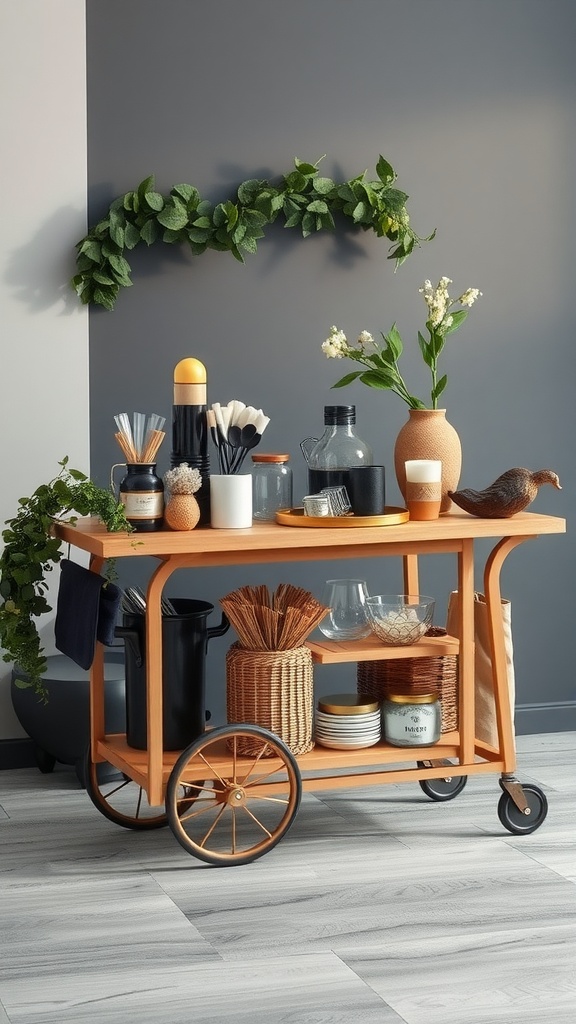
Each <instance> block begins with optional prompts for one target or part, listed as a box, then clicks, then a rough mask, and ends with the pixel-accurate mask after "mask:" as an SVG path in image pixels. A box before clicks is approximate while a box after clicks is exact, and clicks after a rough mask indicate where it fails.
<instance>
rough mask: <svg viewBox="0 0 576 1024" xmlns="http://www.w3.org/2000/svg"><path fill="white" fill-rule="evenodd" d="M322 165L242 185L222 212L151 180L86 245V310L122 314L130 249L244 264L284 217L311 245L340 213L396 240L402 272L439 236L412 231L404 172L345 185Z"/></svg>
mask: <svg viewBox="0 0 576 1024" xmlns="http://www.w3.org/2000/svg"><path fill="white" fill-rule="evenodd" d="M321 159H323V158H321ZM319 163H320V160H318V161H317V163H315V164H308V163H304V162H303V161H301V160H298V159H296V160H295V169H294V170H293V171H291V172H290V173H289V174H286V175H284V176H283V177H282V178H281V181H280V183H279V184H277V185H274V184H272V183H271V182H270V181H266V180H258V179H256V178H252V179H250V180H249V181H244V182H243V183H242V184H241V185H240V186H239V188H238V190H237V193H236V200H235V201H232V200H227V201H226V202H223V203H217V204H216V205H214V204H213V203H210V202H208V201H207V200H205V199H202V198H201V196H200V193H199V192H198V189H196V188H194V186H193V185H174V187H173V188H172V189H171V190H170V194H169V195H167V196H163V195H161V194H160V193H159V192H156V190H155V187H154V184H155V183H154V176H153V175H151V176H150V177H149V178H146V179H145V180H144V181H143V182H141V184H140V185H139V186H138V188H137V189H135V190H134V191H133V192H126V193H125V194H124V195H123V196H120V197H119V198H118V199H115V200H114V202H113V203H112V205H111V206H110V208H109V210H108V213H107V214H106V216H105V217H104V218H103V219H102V220H101V221H100V222H99V223H98V224H96V226H95V227H94V228H92V229H91V231H90V232H89V233H88V234H87V235H86V237H85V238H83V239H81V241H80V242H78V244H77V246H76V249H77V251H78V256H77V258H76V262H77V266H78V273H77V274H76V275H75V276H74V277H73V278H72V285H73V287H74V288H75V290H76V292H77V294H78V295H79V297H80V299H81V301H82V302H83V303H84V304H87V303H94V304H96V305H100V306H104V308H105V309H114V305H115V303H116V299H117V297H118V293H119V291H120V288H129V287H130V286H131V284H132V281H131V280H130V273H131V268H130V264H129V263H128V261H127V259H126V257H125V252H126V250H130V249H134V248H135V247H136V246H137V245H138V244H139V243H140V242H145V243H146V244H147V245H152V244H153V243H154V242H157V241H162V242H167V243H169V244H175V243H177V242H187V243H188V245H189V247H190V249H191V251H192V252H193V253H194V255H195V256H199V255H200V254H201V253H203V252H205V251H206V249H217V250H219V251H221V252H231V253H232V255H233V256H234V257H235V258H236V259H237V260H239V261H240V262H241V263H243V262H244V253H247V252H248V253H254V252H256V248H257V242H258V239H259V238H263V237H264V230H263V229H264V227H265V225H267V224H272V223H274V221H275V220H276V218H277V217H278V216H279V215H280V214H281V215H282V216H283V217H284V227H287V228H300V230H301V232H302V235H303V237H304V238H306V237H307V236H308V235H310V234H312V232H314V231H322V230H324V229H327V230H334V227H335V223H334V214H335V213H341V214H343V215H344V216H345V217H348V218H350V220H351V221H352V223H353V224H355V225H358V226H359V227H360V228H362V229H363V230H364V231H374V232H375V233H376V235H377V236H378V237H379V238H383V237H386V238H388V239H389V240H390V241H391V242H392V243H393V245H392V246H391V252H390V254H389V256H388V259H393V260H395V261H396V266H397V267H398V266H400V264H401V263H403V262H404V260H405V259H406V257H407V256H409V255H410V253H411V252H412V250H413V249H414V247H415V246H416V245H419V244H420V243H421V242H423V241H425V242H428V241H430V240H431V239H432V238H433V237H434V232H433V233H432V234H431V235H429V236H428V237H427V238H419V236H418V235H417V234H416V233H415V231H413V230H412V228H411V227H410V218H409V216H408V213H407V210H406V200H407V199H408V196H407V195H406V193H405V192H401V191H400V190H399V189H397V188H395V187H394V182H395V181H396V177H397V176H396V172H395V171H394V169H393V168H392V167H391V166H390V164H389V163H388V162H387V160H385V159H384V157H383V156H380V159H379V160H378V163H377V165H376V174H377V175H378V180H376V181H368V180H367V179H366V173H365V172H364V173H363V174H361V175H359V176H358V177H357V178H351V179H350V180H349V181H344V182H342V183H341V184H338V183H336V182H334V181H332V179H331V178H324V177H321V176H320V175H319V173H318V164H319Z"/></svg>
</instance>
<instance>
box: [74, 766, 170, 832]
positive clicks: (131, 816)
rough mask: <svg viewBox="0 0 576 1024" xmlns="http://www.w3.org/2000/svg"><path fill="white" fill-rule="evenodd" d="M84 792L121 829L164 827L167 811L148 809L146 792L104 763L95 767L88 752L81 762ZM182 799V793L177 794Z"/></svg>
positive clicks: (161, 808)
mask: <svg viewBox="0 0 576 1024" xmlns="http://www.w3.org/2000/svg"><path fill="white" fill-rule="evenodd" d="M84 779H85V782H86V792H87V793H88V796H89V797H90V799H91V801H92V803H93V804H94V805H95V806H96V807H97V808H98V810H99V811H100V813H101V814H103V815H104V817H105V818H108V820H109V821H113V822H114V823H115V824H116V825H122V826H123V828H132V829H151V828H164V826H165V825H167V824H168V816H167V814H166V809H165V808H164V807H163V806H162V805H160V806H158V807H151V806H150V804H149V803H148V798H147V796H146V791H145V790H144V789H142V786H140V785H138V783H137V782H134V781H133V780H132V779H130V778H128V776H127V775H123V774H122V773H121V772H118V771H116V770H115V769H114V768H113V767H112V766H111V765H110V764H108V762H107V761H101V762H99V763H98V764H95V763H94V762H93V760H92V756H91V753H90V749H88V751H87V754H86V758H85V762H84ZM180 796H182V794H180Z"/></svg>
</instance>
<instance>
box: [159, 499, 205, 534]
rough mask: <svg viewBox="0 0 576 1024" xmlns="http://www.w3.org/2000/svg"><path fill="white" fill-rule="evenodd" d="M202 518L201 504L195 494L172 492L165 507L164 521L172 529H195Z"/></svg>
mask: <svg viewBox="0 0 576 1024" xmlns="http://www.w3.org/2000/svg"><path fill="white" fill-rule="evenodd" d="M199 519H200V506H199V504H198V501H197V499H196V498H195V496H194V495H193V494H172V495H170V498H169V499H168V502H167V504H166V508H165V509H164V522H165V523H166V526H169V527H170V529H171V530H193V529H194V527H195V526H196V524H197V523H198V520H199Z"/></svg>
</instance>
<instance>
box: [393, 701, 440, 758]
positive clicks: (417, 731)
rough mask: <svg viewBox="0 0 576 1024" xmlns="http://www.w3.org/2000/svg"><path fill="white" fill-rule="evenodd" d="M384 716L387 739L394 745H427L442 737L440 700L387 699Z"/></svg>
mask: <svg viewBox="0 0 576 1024" xmlns="http://www.w3.org/2000/svg"><path fill="white" fill-rule="evenodd" d="M405 700H407V701H409V700H410V698H409V697H407V698H405ZM383 716H384V735H385V739H386V742H387V743H391V744H392V746H393V747H426V746H428V745H429V744H431V743H437V742H438V740H439V739H440V733H441V725H442V717H441V708H440V702H439V701H438V700H432V701H431V702H430V703H427V704H416V703H414V704H412V703H403V704H398V703H396V702H395V701H392V700H387V701H384V706H383Z"/></svg>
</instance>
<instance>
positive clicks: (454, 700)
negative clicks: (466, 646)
mask: <svg viewBox="0 0 576 1024" xmlns="http://www.w3.org/2000/svg"><path fill="white" fill-rule="evenodd" d="M426 636H446V630H445V629H441V628H439V627H437V626H432V627H431V628H430V629H429V630H428V631H427V633H426ZM357 690H358V693H359V694H361V695H362V696H364V697H372V698H373V699H374V700H379V701H382V700H385V699H386V698H387V697H388V694H389V693H401V694H406V695H408V696H409V695H411V694H419V693H437V694H438V696H439V698H440V703H441V706H442V732H451V731H452V730H453V729H457V728H458V658H457V657H456V655H452V654H450V655H445V656H442V657H438V658H392V659H391V660H389V661H359V662H358V673H357Z"/></svg>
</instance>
